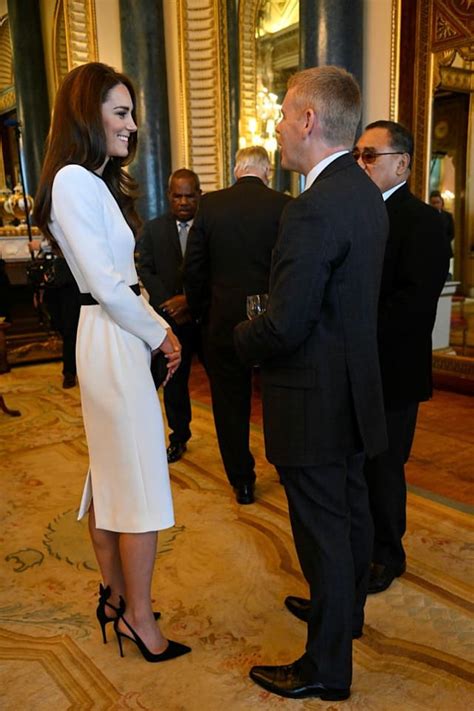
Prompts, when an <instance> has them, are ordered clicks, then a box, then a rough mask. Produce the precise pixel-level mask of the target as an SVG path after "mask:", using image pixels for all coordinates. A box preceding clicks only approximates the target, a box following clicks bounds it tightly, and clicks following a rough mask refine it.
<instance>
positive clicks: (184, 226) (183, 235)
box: [178, 222, 188, 257]
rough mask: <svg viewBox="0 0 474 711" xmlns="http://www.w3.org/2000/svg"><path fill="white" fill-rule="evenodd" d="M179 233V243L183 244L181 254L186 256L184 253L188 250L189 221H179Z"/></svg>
mask: <svg viewBox="0 0 474 711" xmlns="http://www.w3.org/2000/svg"><path fill="white" fill-rule="evenodd" d="M178 235H179V244H180V246H181V254H182V255H183V257H184V254H185V252H186V242H187V241H188V223H187V222H180V223H179V229H178Z"/></svg>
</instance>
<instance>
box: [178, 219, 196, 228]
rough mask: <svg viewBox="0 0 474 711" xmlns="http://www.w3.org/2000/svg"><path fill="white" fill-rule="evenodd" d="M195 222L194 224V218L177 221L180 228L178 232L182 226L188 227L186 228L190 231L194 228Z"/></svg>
mask: <svg viewBox="0 0 474 711" xmlns="http://www.w3.org/2000/svg"><path fill="white" fill-rule="evenodd" d="M193 222H194V218H193V219H192V220H176V225H177V227H178V230H179V228H180V227H181V225H186V228H187V229H188V230H190V229H191V227H192V226H193Z"/></svg>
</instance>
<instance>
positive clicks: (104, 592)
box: [96, 583, 161, 644]
mask: <svg viewBox="0 0 474 711" xmlns="http://www.w3.org/2000/svg"><path fill="white" fill-rule="evenodd" d="M111 594H112V591H111V589H110V585H107V587H106V588H104V586H103V585H102V583H101V584H100V585H99V604H98V605H97V610H96V615H97V619H98V621H99V625H100V629H101V630H102V639H103V640H104V644H107V631H106V629H105V628H106V626H107V625H108V624H109V622H113V621H114V620H115V618H116V617H117V615H118V614H119V608H118V607H115V605H112V603H110V602H108V600H109V598H110V596H111ZM107 607H108V608H109V611H111V612H113V613H114V614H113V617H110V616H109V615H107V614H106V608H107ZM153 616H154V618H155V620H159V619H160V617H161V612H154V613H153Z"/></svg>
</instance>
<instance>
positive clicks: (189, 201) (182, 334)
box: [137, 168, 201, 462]
mask: <svg viewBox="0 0 474 711" xmlns="http://www.w3.org/2000/svg"><path fill="white" fill-rule="evenodd" d="M200 196H201V188H200V184H199V178H198V176H197V175H196V173H193V171H192V170H187V169H186V168H181V169H180V170H177V171H175V172H174V173H173V174H172V176H171V178H170V181H169V186H168V201H169V205H170V211H169V212H168V213H166V214H165V215H162V216H161V217H157V218H156V219H154V220H150V222H147V224H146V225H145V227H144V229H143V232H142V235H141V238H140V241H139V244H138V248H137V249H138V273H139V275H140V278H141V280H142V282H143V284H144V286H145V288H146V290H147V291H148V293H149V295H150V304H151V305H152V306H153V308H154V309H155V311H157V312H158V313H159V314H161V315H162V316H163V317H164V318H165V319H166V320H167V321H168V322H169V323H170V324H171V327H172V329H173V331H174V332H175V334H176V335H177V337H178V339H179V341H180V343H181V347H182V351H181V365H180V367H179V368H178V370H177V371H176V373H175V374H174V376H173V378H171V380H170V381H169V382H168V383H167V385H166V387H165V388H164V392H163V400H164V404H165V412H166V418H167V420H168V426H169V428H170V430H171V432H170V439H169V446H168V449H167V456H168V462H177V461H178V460H179V459H181V457H182V456H183V454H184V452H185V451H186V442H187V441H188V440H189V438H190V437H191V430H190V423H191V402H190V399H189V389H188V380H189V373H190V369H191V361H192V357H193V354H194V353H195V352H196V350H197V347H198V330H197V326H196V323H195V321H194V320H193V319H192V318H191V314H190V311H189V308H188V304H187V301H186V296H185V294H184V292H183V259H184V253H185V251H186V244H187V238H188V233H189V230H190V229H191V225H192V224H193V220H194V217H195V215H196V211H197V209H198V205H199V199H200ZM159 365H160V359H158V358H155V359H154V360H153V363H152V372H153V374H154V377H155V384H156V385H157V386H158V385H159V384H160V380H161V375H160V372H159ZM154 369H156V370H154Z"/></svg>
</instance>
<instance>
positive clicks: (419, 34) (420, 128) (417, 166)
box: [410, 0, 434, 198]
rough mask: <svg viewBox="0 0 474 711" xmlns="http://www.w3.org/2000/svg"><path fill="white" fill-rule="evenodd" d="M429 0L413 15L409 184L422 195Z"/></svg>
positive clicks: (426, 134)
mask: <svg viewBox="0 0 474 711" xmlns="http://www.w3.org/2000/svg"><path fill="white" fill-rule="evenodd" d="M433 9H434V8H433V2H432V0H419V2H418V8H417V17H416V45H415V77H416V81H415V86H414V92H413V107H414V115H413V137H414V140H415V147H416V150H415V155H414V159H413V168H412V172H411V178H410V186H411V189H412V191H413V192H414V193H415V195H418V196H420V197H422V198H423V196H425V195H426V194H427V191H428V171H429V160H430V155H429V153H430V152H429V150H426V147H427V146H428V145H429V144H430V135H431V103H432V100H433V97H432V95H431V86H432V80H431V76H432V71H433V61H432V54H431V26H432V16H433Z"/></svg>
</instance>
